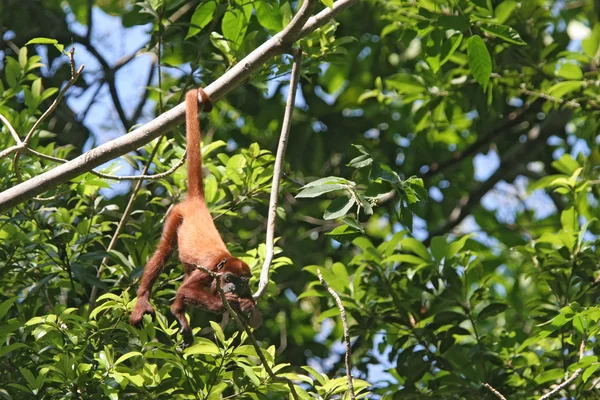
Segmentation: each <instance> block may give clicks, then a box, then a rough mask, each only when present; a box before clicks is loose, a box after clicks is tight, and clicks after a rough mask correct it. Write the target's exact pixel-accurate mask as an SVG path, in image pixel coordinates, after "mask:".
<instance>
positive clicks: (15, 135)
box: [0, 114, 22, 144]
mask: <svg viewBox="0 0 600 400" xmlns="http://www.w3.org/2000/svg"><path fill="white" fill-rule="evenodd" d="M0 121H2V122H3V123H4V125H6V127H7V128H8V131H9V132H10V134H11V135H12V137H13V139H14V140H15V142H17V144H21V143H22V142H21V138H20V137H19V134H18V133H17V131H16V130H15V128H14V127H13V126H12V125H11V123H10V122H9V121H8V119H6V117H5V116H4V115H2V114H0Z"/></svg>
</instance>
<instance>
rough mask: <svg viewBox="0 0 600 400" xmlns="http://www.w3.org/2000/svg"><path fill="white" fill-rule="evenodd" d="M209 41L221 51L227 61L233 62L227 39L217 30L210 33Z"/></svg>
mask: <svg viewBox="0 0 600 400" xmlns="http://www.w3.org/2000/svg"><path fill="white" fill-rule="evenodd" d="M210 43H211V44H212V45H213V46H215V48H217V49H218V50H219V51H220V52H222V53H223V54H224V55H225V56H226V57H227V59H228V60H229V62H233V56H232V51H231V46H230V45H229V44H230V43H229V41H228V40H227V39H225V38H224V37H223V35H220V34H219V33H217V32H211V33H210Z"/></svg>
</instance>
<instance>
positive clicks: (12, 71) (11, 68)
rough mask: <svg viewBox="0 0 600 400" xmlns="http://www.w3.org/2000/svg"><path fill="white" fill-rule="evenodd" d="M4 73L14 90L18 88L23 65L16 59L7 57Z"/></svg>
mask: <svg viewBox="0 0 600 400" xmlns="http://www.w3.org/2000/svg"><path fill="white" fill-rule="evenodd" d="M4 73H5V75H6V82H8V86H10V87H11V88H14V87H16V86H17V83H18V79H19V76H20V75H21V65H20V64H19V63H18V62H17V60H15V59H14V58H12V57H6V64H5V66H4Z"/></svg>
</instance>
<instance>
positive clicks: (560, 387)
mask: <svg viewBox="0 0 600 400" xmlns="http://www.w3.org/2000/svg"><path fill="white" fill-rule="evenodd" d="M585 344H586V338H585V337H584V338H583V340H582V341H581V344H580V345H579V360H581V359H582V358H583V355H584V352H585ZM581 372H583V368H577V369H576V370H575V371H573V373H572V374H571V376H569V377H568V378H567V379H565V380H564V381H562V382H561V383H560V384H558V385H557V386H556V387H555V388H554V389H552V390H551V391H549V392H548V393H546V394H545V395H543V396H541V397H540V398H539V399H538V400H548V399H550V398H551V397H552V396H554V395H555V394H557V393H558V392H560V391H561V390H563V389H564V388H566V387H567V386H569V385H570V384H571V382H573V381H574V380H575V379H577V377H578V376H579V375H581ZM483 387H484V388H486V389H487V390H489V391H490V392H491V393H493V394H494V395H495V396H496V397H497V398H499V399H500V400H507V399H506V397H504V396H503V395H502V393H500V392H499V391H498V390H496V389H494V387H493V386H492V385H490V384H489V383H484V384H483Z"/></svg>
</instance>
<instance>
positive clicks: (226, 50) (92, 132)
mask: <svg viewBox="0 0 600 400" xmlns="http://www.w3.org/2000/svg"><path fill="white" fill-rule="evenodd" d="M338 1H339V0H338ZM335 3H337V1H336V2H334V1H333V0H322V2H321V3H318V4H317V5H316V7H315V9H314V10H313V11H312V12H313V13H316V12H319V11H321V10H324V9H326V8H327V7H331V6H333V5H335ZM596 3H597V2H590V1H580V0H556V1H551V0H527V1H516V0H413V1H407V0H405V1H401V0H362V1H359V2H357V3H356V4H355V5H353V6H352V7H351V8H349V9H347V10H344V11H343V12H342V13H341V14H340V15H339V16H338V17H337V18H336V22H329V23H327V24H325V25H324V26H323V27H322V28H320V29H319V30H317V31H316V32H314V33H312V34H310V35H308V36H307V37H305V38H303V39H302V40H300V41H299V43H298V45H299V46H302V49H303V51H304V62H303V65H302V79H301V82H300V88H299V95H298V97H297V104H296V108H295V111H294V116H293V124H292V132H291V137H290V143H289V145H288V153H287V155H286V167H285V172H284V177H283V181H282V189H281V192H280V204H279V208H278V219H277V229H276V232H277V236H278V238H279V239H278V241H277V248H276V255H275V259H274V261H273V270H272V274H271V282H270V284H269V287H268V291H267V295H266V296H265V297H264V298H263V299H261V300H260V301H259V304H258V307H259V309H260V310H261V312H262V313H263V319H264V321H263V324H262V325H261V326H260V327H259V328H257V329H255V330H254V332H253V335H254V337H255V338H256V339H257V340H258V341H259V344H260V346H261V348H262V352H263V354H264V357H265V359H266V360H267V362H268V363H269V366H270V369H272V371H273V372H274V373H275V374H276V375H277V376H279V377H282V378H288V379H291V380H292V381H293V382H294V384H295V387H296V391H297V393H298V396H299V398H302V399H311V398H317V399H336V398H344V399H348V398H350V393H349V391H348V384H347V380H346V368H345V364H344V350H345V348H344V345H343V343H344V342H343V327H342V321H341V319H340V310H339V308H338V307H337V305H336V303H335V301H334V299H333V298H332V297H331V296H330V293H328V292H327V291H326V290H325V289H324V287H323V286H322V285H321V284H320V283H319V279H318V278H317V269H320V270H321V272H322V274H323V278H324V279H325V281H326V282H327V283H328V284H329V286H330V287H331V289H333V290H334V291H335V292H336V293H338V294H339V295H340V296H341V298H342V300H343V305H344V308H345V310H346V313H347V315H348V318H347V320H348V324H349V326H350V336H351V339H352V356H351V362H352V365H353V368H352V371H351V372H352V375H353V376H354V378H355V382H354V386H355V391H356V393H357V398H360V397H363V398H365V397H368V398H383V399H400V398H401V399H411V398H426V397H430V398H435V399H482V398H487V399H493V398H498V397H499V396H502V395H503V396H505V397H506V398H509V399H512V398H527V399H529V398H531V399H537V398H540V397H541V396H543V395H544V394H547V393H549V392H550V391H551V390H555V392H556V393H553V394H552V395H554V396H555V397H556V398H559V397H561V396H562V398H569V399H570V398H577V399H589V398H594V396H598V395H597V390H598V385H599V382H600V373H598V372H597V370H598V368H599V367H600V361H599V359H598V356H597V355H596V354H595V353H596V351H598V346H597V342H598V332H599V327H598V321H599V320H600V307H598V306H597V301H598V298H599V295H600V291H599V287H598V282H599V281H600V271H599V270H598V268H599V265H600V250H599V247H598V245H599V241H598V234H599V233H600V224H599V223H598V220H597V216H598V214H599V210H600V204H599V200H600V190H599V188H600V173H599V171H600V140H599V139H598V135H597V132H598V129H599V128H600V120H599V119H598V111H600V99H599V96H600V91H599V89H598V87H599V84H598V82H600V76H599V73H598V65H599V64H600V22H599V21H598V18H599V16H600V9H598V8H595V7H597V5H596ZM298 6H299V4H298V2H296V1H288V0H250V1H247V0H203V1H184V0H144V1H141V2H134V1H131V0H112V1H105V0H97V1H85V0H47V1H44V2H39V1H35V0H3V1H2V2H0V28H2V40H0V52H1V53H2V57H1V63H0V115H2V116H3V118H4V119H6V122H4V121H3V122H2V123H0V126H1V134H0V154H2V153H1V152H2V151H4V150H6V149H9V148H10V147H11V146H13V145H15V138H14V135H13V134H11V132H10V129H9V124H10V126H12V127H14V130H15V131H16V133H17V134H18V136H19V137H20V139H21V140H24V139H25V138H26V136H27V137H28V136H29V135H28V132H30V130H31V131H32V135H31V136H30V137H28V138H27V140H29V142H28V146H29V147H30V148H31V149H32V150H35V151H36V152H37V153H38V154H36V153H35V152H31V151H21V152H19V153H20V154H19V155H17V156H15V153H12V154H10V155H8V156H5V157H1V158H0V190H4V189H6V188H9V187H11V186H14V185H17V184H18V183H19V182H20V181H23V180H26V179H29V178H30V177H33V176H36V175H39V174H40V173H42V172H43V171H46V170H48V169H51V168H53V167H55V166H56V165H58V164H59V163H60V162H61V161H57V160H52V159H49V158H48V157H47V156H49V155H51V156H54V157H59V158H65V159H69V158H73V157H75V156H77V155H78V154H80V153H81V152H82V151H84V149H86V150H87V149H89V147H91V146H94V145H96V144H98V143H102V142H104V141H107V140H110V139H111V138H115V137H118V136H120V135H125V134H126V132H127V131H128V130H130V129H132V128H134V127H136V126H138V125H139V124H143V123H144V122H147V121H148V120H150V119H151V118H152V117H153V116H156V115H159V114H160V113H162V112H164V111H165V110H166V109H169V108H171V107H174V106H175V105H177V104H178V103H180V102H181V100H182V98H183V94H184V93H185V91H186V90H187V89H189V88H191V87H193V86H206V85H207V84H209V83H210V82H212V81H214V80H215V79H217V78H218V77H219V76H221V75H222V74H223V73H224V72H225V71H227V70H228V69H229V68H230V67H231V66H232V65H234V64H236V63H237V62H239V61H240V60H241V59H242V58H243V57H244V56H245V55H247V54H249V53H250V52H251V51H253V50H254V49H255V48H256V47H258V46H259V45H260V44H261V43H263V42H264V41H265V40H267V39H268V38H269V37H270V36H271V35H273V34H274V33H276V32H278V31H280V30H281V29H282V28H283V27H284V26H286V25H287V24H288V22H289V21H290V20H291V18H292V16H293V15H294V12H295V10H296V9H297V8H298ZM71 44H73V46H74V48H75V64H76V67H79V66H80V65H81V64H83V63H85V64H86V67H85V69H84V70H83V73H82V75H81V76H80V77H79V78H78V79H77V80H76V81H74V82H71V83H72V84H73V86H72V87H70V88H69V90H68V91H67V92H66V95H65V98H63V99H62V100H61V101H59V102H58V107H57V108H56V109H54V108H53V107H52V113H51V114H50V115H49V116H48V117H47V118H46V117H44V120H43V121H42V123H41V125H40V126H39V127H36V129H33V130H32V127H34V126H35V124H36V121H38V119H39V118H40V116H41V115H42V114H43V113H44V112H45V111H46V110H48V109H49V108H50V107H51V104H52V102H53V101H54V100H56V99H57V98H58V96H59V90H60V89H61V88H64V85H65V82H66V81H68V80H69V78H70V77H71V76H72V72H73V71H71V67H70V65H69V58H68V54H67V53H68V51H69V50H70V49H71V47H72V46H71ZM138 49H141V50H139V51H138ZM290 60H291V58H290V56H289V55H284V56H282V57H276V58H275V59H272V60H271V61H270V62H269V63H268V64H266V65H265V66H264V68H263V69H262V70H261V71H259V73H257V74H255V75H253V77H252V78H251V79H250V80H249V81H248V82H247V83H246V84H245V85H244V86H242V87H239V88H237V89H236V90H234V91H233V92H231V93H229V94H228V95H227V96H226V97H225V98H224V99H222V100H220V101H219V102H217V103H216V104H215V108H214V109H213V110H212V112H210V113H209V114H207V115H206V116H204V117H203V119H202V124H203V129H204V130H205V138H204V145H203V154H204V161H205V166H206V168H207V170H208V171H209V172H210V173H209V174H208V175H207V177H206V179H205V185H206V192H207V200H208V203H209V208H210V209H211V212H212V214H213V216H214V218H215V221H216V224H217V226H218V228H219V230H220V231H221V233H222V235H223V237H224V239H225V240H226V242H227V243H228V245H229V248H230V250H231V251H232V253H233V254H234V255H237V256H239V257H241V258H243V259H244V260H245V261H246V262H248V264H249V265H250V266H251V267H252V271H253V275H254V279H253V281H252V283H253V285H254V287H256V281H257V280H258V275H259V273H260V268H261V266H262V261H263V260H264V258H265V251H266V249H265V245H264V238H265V230H266V215H267V208H268V199H269V193H270V191H271V179H272V176H273V162H274V155H273V154H274V153H275V149H276V146H277V141H278V135H279V131H280V128H281V121H282V117H283V108H284V99H285V94H287V89H288V88H287V85H288V76H289V73H288V72H289V70H290V66H291V61H290ZM140 88H141V89H140ZM184 151H185V138H184V135H183V129H182V128H178V129H176V130H174V131H173V132H170V133H169V134H168V135H167V136H166V140H165V138H161V139H157V140H155V141H153V142H152V143H149V144H148V145H146V146H145V147H144V148H143V149H139V150H138V151H136V152H132V153H130V154H128V155H126V156H124V157H122V158H120V159H119V160H118V161H116V162H114V163H111V164H110V165H106V166H105V168H103V169H102V171H103V172H105V173H108V174H113V175H120V174H125V173H126V174H140V173H141V172H142V170H143V169H144V166H145V165H146V164H147V163H148V162H149V159H150V158H151V161H150V164H149V171H148V173H161V172H165V171H167V170H169V169H170V168H171V167H173V166H176V165H177V163H178V162H179V160H180V158H181V157H182V156H183V153H184ZM39 153H41V156H40V154H39ZM44 155H45V156H46V157H44ZM151 155H152V156H151ZM185 188H186V174H185V168H183V167H182V168H178V169H177V170H176V171H175V172H174V173H172V174H165V175H164V176H162V177H160V179H149V180H146V181H144V182H143V185H142V186H141V189H139V190H137V189H136V182H135V181H134V182H133V183H131V181H124V182H120V181H119V182H117V181H115V180H111V179H107V178H106V177H102V176H98V175H95V174H93V173H91V172H90V173H86V174H84V175H81V176H79V177H78V178H76V179H73V180H71V181H70V182H69V183H67V184H64V185H62V186H60V187H58V188H56V189H53V190H51V191H50V192H48V193H46V194H44V196H45V197H44V198H36V199H30V200H29V201H27V202H25V203H22V204H20V205H18V206H16V207H14V208H12V209H11V210H10V211H8V212H6V213H4V214H2V215H1V216H0V289H1V290H0V363H1V364H0V365H2V367H0V397H2V398H6V399H34V398H35V399H56V398H61V399H63V398H64V399H67V398H74V399H75V398H82V399H88V398H89V399H96V398H97V399H100V398H111V399H120V398H133V397H134V396H137V397H140V398H147V399H161V398H165V399H166V398H169V399H170V398H177V399H179V398H181V399H183V398H189V399H229V398H248V399H265V398H266V399H278V398H288V397H289V396H291V395H290V389H289V387H288V386H287V385H286V384H285V383H284V382H282V381H280V380H274V379H273V378H272V377H271V376H270V375H269V373H268V371H267V369H265V366H264V365H263V364H262V363H261V362H260V360H259V358H258V357H257V353H256V349H255V347H254V346H253V345H252V343H251V340H250V338H249V337H248V335H247V334H246V333H245V332H242V331H241V330H240V329H239V327H238V326H236V325H235V323H233V322H231V321H230V322H229V324H227V325H225V324H222V325H223V327H222V326H219V324H218V322H220V321H221V317H220V316H215V315H210V314H208V313H206V312H203V311H198V310H189V316H190V320H191V322H192V325H193V326H195V327H196V329H195V333H196V338H195V342H194V344H193V345H192V346H191V347H189V348H187V349H185V350H182V349H181V347H180V343H181V336H180V334H179V333H178V329H177V323H176V321H175V320H174V318H173V317H172V316H171V315H170V313H169V312H168V310H169V306H170V303H171V302H172V300H173V298H174V294H175V291H176V289H177V287H178V286H179V285H180V283H181V278H182V272H181V267H180V265H179V264H178V262H177V261H176V257H172V259H171V260H170V262H169V264H168V266H167V268H166V269H165V271H164V273H163V274H162V275H161V280H160V282H159V283H158V284H157V287H156V288H155V290H154V293H153V299H152V300H153V302H154V304H155V306H156V309H157V311H158V313H157V318H156V319H155V320H154V321H152V319H151V318H150V317H145V321H144V322H145V323H144V327H143V328H142V329H135V328H133V327H131V326H130V325H129V324H128V322H127V320H128V316H129V312H130V311H131V309H132V306H133V304H134V302H135V289H136V287H137V281H138V279H139V277H140V275H141V271H142V268H143V266H144V264H145V262H146V261H147V260H148V258H149V256H150V255H151V254H152V252H153V251H154V248H155V246H156V243H157V242H158V239H159V237H160V234H161V226H162V222H163V218H164V215H165V213H166V212H167V211H168V209H169V207H170V206H171V205H172V204H174V203H175V202H177V201H178V200H180V199H181V198H182V197H183V196H184V195H185ZM132 193H133V196H134V200H133V202H132V209H131V213H130V214H129V213H128V211H126V207H127V204H128V202H129V199H130V196H131V195H132ZM124 213H128V214H126V215H125V218H122V217H123V216H124ZM121 220H123V221H124V222H123V224H122V227H118V226H119V222H120V221H121ZM121 228H122V229H121ZM115 232H118V235H117V237H116V239H117V240H116V241H115V242H114V243H115V244H114V245H111V244H110V243H111V239H112V238H113V237H114V235H115ZM95 291H99V294H100V296H99V297H98V298H97V300H96V301H95V304H94V305H91V304H90V299H92V300H93V298H94V295H95V293H94V292H95ZM485 384H488V385H491V386H490V387H486V386H485ZM494 391H497V393H494Z"/></svg>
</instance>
